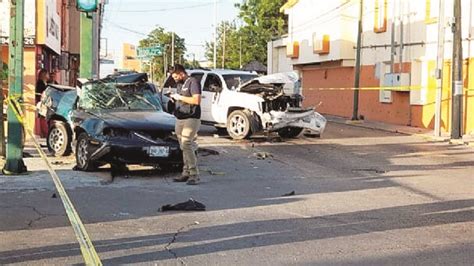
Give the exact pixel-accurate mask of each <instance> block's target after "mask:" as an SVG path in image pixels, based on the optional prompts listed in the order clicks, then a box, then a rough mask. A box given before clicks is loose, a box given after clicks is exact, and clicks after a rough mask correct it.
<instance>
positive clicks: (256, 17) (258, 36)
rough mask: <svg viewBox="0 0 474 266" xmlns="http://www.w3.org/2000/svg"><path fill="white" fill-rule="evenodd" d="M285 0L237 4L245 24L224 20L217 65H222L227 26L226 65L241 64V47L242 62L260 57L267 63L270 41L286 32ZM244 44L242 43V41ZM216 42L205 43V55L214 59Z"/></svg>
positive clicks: (249, 1) (251, 0) (218, 47)
mask: <svg viewBox="0 0 474 266" xmlns="http://www.w3.org/2000/svg"><path fill="white" fill-rule="evenodd" d="M285 3H286V0H247V1H243V3H242V4H237V5H236V7H237V8H239V10H240V11H239V16H238V17H239V19H240V20H241V21H242V26H241V27H240V28H239V27H236V25H235V23H231V22H222V23H221V24H220V25H219V26H218V30H217V33H218V34H217V56H218V60H217V66H218V67H222V54H223V53H222V52H223V46H224V45H223V40H224V29H225V33H226V34H225V36H226V42H225V48H226V49H225V50H226V53H225V54H226V56H225V68H239V67H240V48H241V49H242V53H241V58H242V59H241V60H242V65H246V64H247V63H249V62H251V61H253V60H257V61H259V62H261V63H262V64H264V65H266V64H267V43H268V42H269V41H271V40H272V38H274V37H279V36H281V35H283V34H284V33H285V32H286V28H287V18H286V16H285V14H283V13H281V12H280V8H281V7H282V6H283V5H284V4H285ZM241 44H242V45H241ZM213 46H214V42H213V41H211V42H207V43H206V58H207V59H208V60H210V61H212V60H213V51H214V48H213Z"/></svg>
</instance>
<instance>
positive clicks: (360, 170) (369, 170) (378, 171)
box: [352, 168, 388, 174]
mask: <svg viewBox="0 0 474 266" xmlns="http://www.w3.org/2000/svg"><path fill="white" fill-rule="evenodd" d="M352 172H374V173H376V174H385V173H387V172H388V171H385V170H380V169H375V168H362V169H352Z"/></svg>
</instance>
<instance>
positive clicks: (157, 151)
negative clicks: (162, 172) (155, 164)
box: [148, 146, 170, 157]
mask: <svg viewBox="0 0 474 266" xmlns="http://www.w3.org/2000/svg"><path fill="white" fill-rule="evenodd" d="M148 154H149V155H150V157H168V156H169V155H170V147H164V146H151V147H150V149H149V150H148Z"/></svg>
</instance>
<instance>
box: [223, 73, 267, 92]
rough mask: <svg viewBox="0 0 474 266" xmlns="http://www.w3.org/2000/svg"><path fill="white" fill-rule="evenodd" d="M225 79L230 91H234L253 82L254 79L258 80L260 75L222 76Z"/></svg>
mask: <svg viewBox="0 0 474 266" xmlns="http://www.w3.org/2000/svg"><path fill="white" fill-rule="evenodd" d="M222 77H223V78H224V81H225V83H226V84H227V88H229V90H234V89H236V88H238V87H239V86H240V85H241V84H243V83H245V82H247V81H249V80H252V79H254V78H257V77H258V75H252V74H248V75H246V74H244V75H222Z"/></svg>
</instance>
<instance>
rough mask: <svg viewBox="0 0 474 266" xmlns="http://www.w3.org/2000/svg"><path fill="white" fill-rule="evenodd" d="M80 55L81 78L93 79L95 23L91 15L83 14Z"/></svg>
mask: <svg viewBox="0 0 474 266" xmlns="http://www.w3.org/2000/svg"><path fill="white" fill-rule="evenodd" d="M80 27H81V29H80V36H81V39H80V54H81V59H80V60H81V64H80V66H79V77H81V78H86V79H91V78H92V75H93V69H94V68H93V51H94V44H93V23H92V15H91V14H90V13H84V12H82V13H81V20H80Z"/></svg>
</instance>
